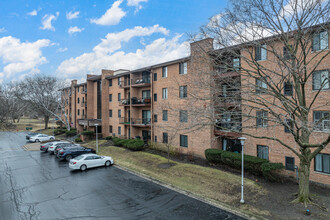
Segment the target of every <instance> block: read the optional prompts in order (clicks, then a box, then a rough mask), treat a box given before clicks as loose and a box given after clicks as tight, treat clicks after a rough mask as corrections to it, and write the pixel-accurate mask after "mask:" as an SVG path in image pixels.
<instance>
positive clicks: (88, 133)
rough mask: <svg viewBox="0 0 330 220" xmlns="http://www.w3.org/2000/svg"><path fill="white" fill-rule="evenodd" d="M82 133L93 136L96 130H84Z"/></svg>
mask: <svg viewBox="0 0 330 220" xmlns="http://www.w3.org/2000/svg"><path fill="white" fill-rule="evenodd" d="M80 134H81V135H89V136H92V135H94V131H83V132H81V133H80Z"/></svg>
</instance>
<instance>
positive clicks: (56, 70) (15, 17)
mask: <svg viewBox="0 0 330 220" xmlns="http://www.w3.org/2000/svg"><path fill="white" fill-rule="evenodd" d="M226 6H227V1H226V0H66V1H56V0H1V1H0V60H1V62H0V82H9V81H11V80H19V79H22V78H24V77H25V76H27V75H31V74H35V73H39V72H40V73H44V74H49V75H56V76H58V77H61V78H66V79H74V78H76V79H78V80H82V79H83V78H85V77H86V74H87V73H94V74H100V72H101V69H102V68H106V69H114V70H115V69H119V68H125V69H135V68H139V67H142V66H147V65H151V64H155V63H159V62H164V61H167V60H172V59H177V58H180V57H184V56H187V55H189V54H188V53H189V47H188V44H187V40H189V34H194V33H197V32H198V30H199V27H200V26H201V25H203V24H206V23H207V22H208V19H209V18H210V17H212V16H214V15H216V14H218V13H220V12H221V11H222V10H223V8H225V7H226Z"/></svg>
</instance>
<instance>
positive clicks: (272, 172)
mask: <svg viewBox="0 0 330 220" xmlns="http://www.w3.org/2000/svg"><path fill="white" fill-rule="evenodd" d="M283 168H284V166H283V164H282V163H264V164H262V165H261V170H262V175H263V176H264V177H265V178H266V179H268V180H270V181H275V182H278V181H280V178H279V176H278V175H277V173H276V171H277V170H281V169H283Z"/></svg>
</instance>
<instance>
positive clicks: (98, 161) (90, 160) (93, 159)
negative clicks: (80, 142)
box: [69, 154, 114, 171]
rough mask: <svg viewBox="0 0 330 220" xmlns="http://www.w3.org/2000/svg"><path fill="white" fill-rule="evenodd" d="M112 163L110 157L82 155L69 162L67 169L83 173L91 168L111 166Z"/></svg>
mask: <svg viewBox="0 0 330 220" xmlns="http://www.w3.org/2000/svg"><path fill="white" fill-rule="evenodd" d="M113 164H114V161H113V159H112V158H111V157H107V156H99V155H97V154H83V155H80V156H78V157H75V158H73V159H71V160H70V163H69V167H70V168H71V169H74V170H79V169H80V170H81V171H84V170H86V169H88V168H92V167H100V166H107V167H108V166H111V165H113Z"/></svg>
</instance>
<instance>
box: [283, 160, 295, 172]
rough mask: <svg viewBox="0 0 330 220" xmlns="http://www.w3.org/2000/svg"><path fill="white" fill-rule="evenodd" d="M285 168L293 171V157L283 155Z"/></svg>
mask: <svg viewBox="0 0 330 220" xmlns="http://www.w3.org/2000/svg"><path fill="white" fill-rule="evenodd" d="M285 169H286V170H292V171H294V169H295V165H294V157H285Z"/></svg>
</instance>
